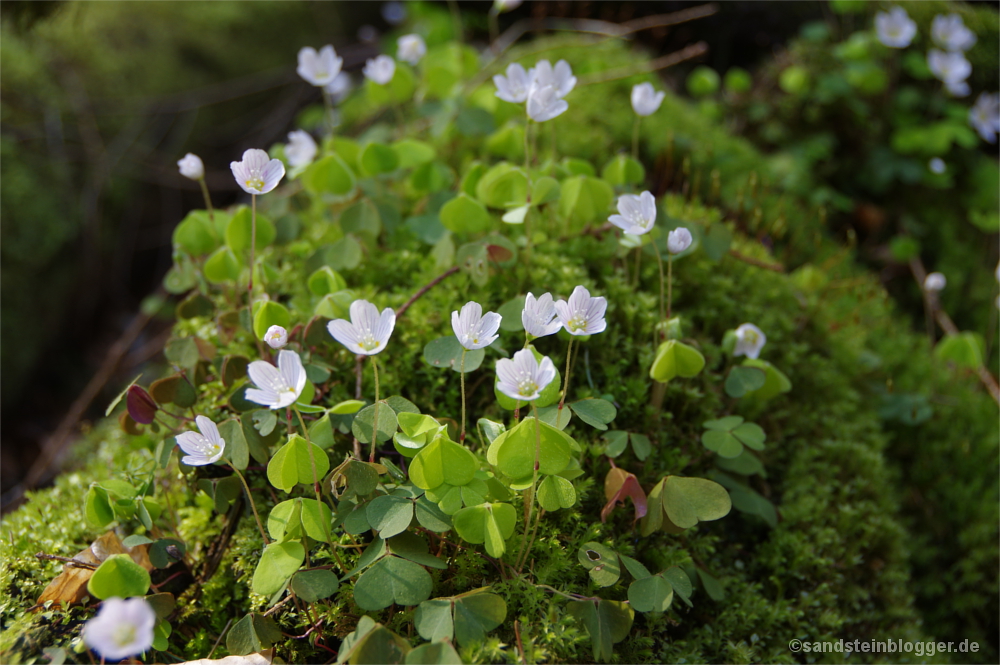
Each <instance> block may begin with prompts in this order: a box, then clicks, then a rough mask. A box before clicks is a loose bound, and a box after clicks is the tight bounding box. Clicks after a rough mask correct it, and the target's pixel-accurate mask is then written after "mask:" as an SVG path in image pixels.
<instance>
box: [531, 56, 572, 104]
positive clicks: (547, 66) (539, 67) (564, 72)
mask: <svg viewBox="0 0 1000 665" xmlns="http://www.w3.org/2000/svg"><path fill="white" fill-rule="evenodd" d="M528 84H529V85H528V87H529V88H544V87H546V86H552V88H553V89H554V90H555V93H556V97H558V98H559V99H562V98H563V97H565V96H566V95H568V94H569V93H570V91H571V90H573V88H574V87H575V86H576V77H575V76H573V70H572V69H571V68H570V66H569V63H568V62H566V61H565V60H560V61H559V62H557V63H556V66H555V68H554V69H553V67H552V63H551V62H549V61H548V60H539V61H538V62H536V63H535V66H534V67H532V68H531V69H529V70H528Z"/></svg>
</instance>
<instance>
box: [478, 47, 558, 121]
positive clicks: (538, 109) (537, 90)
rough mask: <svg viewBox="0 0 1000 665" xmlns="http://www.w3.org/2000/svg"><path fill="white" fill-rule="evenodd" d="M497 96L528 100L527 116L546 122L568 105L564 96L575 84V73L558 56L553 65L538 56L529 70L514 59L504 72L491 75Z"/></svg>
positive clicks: (514, 101) (504, 98)
mask: <svg viewBox="0 0 1000 665" xmlns="http://www.w3.org/2000/svg"><path fill="white" fill-rule="evenodd" d="M493 83H494V84H495V85H496V87H497V91H496V96H497V97H499V98H500V99H502V100H504V101H505V102H511V103H513V104H522V103H524V102H527V112H528V117H529V118H531V119H532V120H534V121H535V122H545V121H546V120H551V119H552V118H555V117H557V116H560V115H562V114H563V113H565V112H566V110H567V109H568V108H569V104H568V103H567V102H566V101H565V100H564V99H563V97H565V96H566V95H568V94H569V93H570V91H572V90H573V88H574V87H575V86H576V77H575V76H573V70H572V68H571V67H570V66H569V63H568V62H566V61H565V60H560V61H559V62H557V63H556V65H555V67H553V66H552V63H551V62H549V61H548V60H539V61H538V62H537V63H536V64H535V66H534V67H532V68H531V69H529V70H528V71H525V70H524V67H522V66H521V65H519V64H517V63H516V62H515V63H513V64H511V65H508V66H507V73H506V76H504V75H503V74H497V75H496V76H494V77H493Z"/></svg>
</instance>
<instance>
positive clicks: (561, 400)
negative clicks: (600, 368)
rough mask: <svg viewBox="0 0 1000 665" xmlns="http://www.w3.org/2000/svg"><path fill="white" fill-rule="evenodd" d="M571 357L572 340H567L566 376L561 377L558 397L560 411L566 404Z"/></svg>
mask: <svg viewBox="0 0 1000 665" xmlns="http://www.w3.org/2000/svg"><path fill="white" fill-rule="evenodd" d="M572 355H573V338H572V337H571V338H570V340H569V346H568V347H566V376H565V377H563V389H562V395H561V396H560V397H559V410H560V411H562V408H563V404H565V403H566V395H567V393H569V359H570V357H571V356H572Z"/></svg>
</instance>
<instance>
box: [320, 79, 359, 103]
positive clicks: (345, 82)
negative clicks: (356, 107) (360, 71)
mask: <svg viewBox="0 0 1000 665" xmlns="http://www.w3.org/2000/svg"><path fill="white" fill-rule="evenodd" d="M352 85H353V84H352V83H351V75H350V74H348V73H347V72H340V73H339V74H337V76H336V77H335V78H334V79H333V80H332V81H330V82H329V83H327V84H326V85H325V86H323V89H324V90H326V92H327V93H328V94H329V95H330V101H331V102H332V103H334V104H336V103H338V102H340V101H341V100H342V99H344V97H347V93H349V92H350V91H351V87H352Z"/></svg>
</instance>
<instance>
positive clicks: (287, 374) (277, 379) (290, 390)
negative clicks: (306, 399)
mask: <svg viewBox="0 0 1000 665" xmlns="http://www.w3.org/2000/svg"><path fill="white" fill-rule="evenodd" d="M247 374H248V375H249V376H250V380H251V381H253V383H254V385H255V386H257V388H249V389H248V390H247V392H246V398H247V399H248V400H250V401H251V402H254V403H256V404H263V405H264V406H266V407H268V408H269V409H283V408H284V407H286V406H291V405H292V404H295V402H296V401H297V400H298V399H299V395H301V394H302V389H303V388H305V387H306V371H305V369H303V367H302V359H301V358H299V354H297V353H295V352H294V351H286V350H281V351H279V352H278V366H277V367H275V366H274V365H272V364H271V363H269V362H265V361H263V360H255V361H253V362H252V363H250V366H249V367H247Z"/></svg>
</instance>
